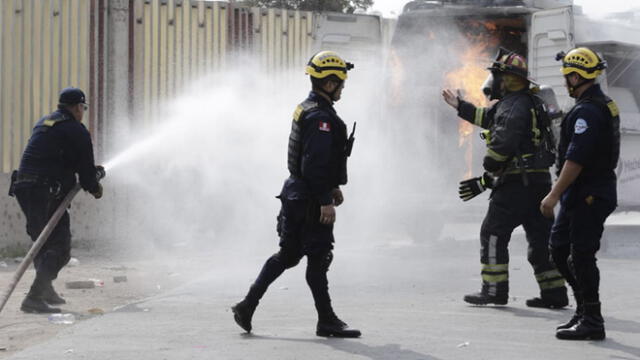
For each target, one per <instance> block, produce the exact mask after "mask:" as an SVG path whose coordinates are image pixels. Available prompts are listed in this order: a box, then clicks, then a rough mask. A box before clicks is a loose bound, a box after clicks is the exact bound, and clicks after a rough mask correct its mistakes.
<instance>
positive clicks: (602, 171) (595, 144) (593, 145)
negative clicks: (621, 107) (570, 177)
mask: <svg viewBox="0 0 640 360" xmlns="http://www.w3.org/2000/svg"><path fill="white" fill-rule="evenodd" d="M558 155H559V156H558V163H557V169H558V171H561V169H562V166H563V165H564V162H565V161H566V160H571V161H573V162H575V163H577V164H579V165H582V166H583V169H582V171H581V172H580V175H579V176H578V178H577V179H576V181H575V182H574V183H573V184H572V185H571V186H570V187H569V188H568V189H567V190H566V191H565V193H564V194H563V196H562V203H563V204H564V205H565V206H571V205H572V203H573V202H574V201H575V199H578V198H586V197H587V196H595V197H600V198H603V199H606V200H610V201H612V202H614V203H615V202H617V192H616V174H615V168H616V166H617V164H618V158H619V156H620V118H619V111H618V107H617V105H616V104H615V102H614V101H612V100H611V99H610V98H608V97H607V96H606V95H605V94H604V93H603V92H602V89H601V88H600V85H597V84H596V85H593V86H591V87H590V88H588V89H587V90H586V91H585V92H584V93H583V94H582V95H581V96H580V98H579V99H577V101H576V105H575V106H574V107H573V108H572V109H571V111H570V112H569V113H568V114H567V115H566V116H565V117H564V119H563V120H562V125H561V132H560V144H559V146H558Z"/></svg>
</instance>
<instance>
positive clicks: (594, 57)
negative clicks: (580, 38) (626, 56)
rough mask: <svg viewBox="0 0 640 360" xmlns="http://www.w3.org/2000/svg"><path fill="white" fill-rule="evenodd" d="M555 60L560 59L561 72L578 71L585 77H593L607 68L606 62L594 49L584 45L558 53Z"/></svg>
mask: <svg viewBox="0 0 640 360" xmlns="http://www.w3.org/2000/svg"><path fill="white" fill-rule="evenodd" d="M556 60H562V74H563V75H565V76H566V75H569V74H571V73H574V72H575V73H578V74H579V75H580V76H582V77H583V78H585V79H589V80H591V79H595V78H596V77H598V76H600V75H601V74H602V71H603V70H604V69H606V68H607V62H606V61H604V60H602V59H601V58H600V56H598V54H596V52H595V51H593V50H591V49H588V48H586V47H579V48H575V49H573V50H571V51H569V53H567V54H565V53H564V52H561V53H559V54H558V55H557V56H556Z"/></svg>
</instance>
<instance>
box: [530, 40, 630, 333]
mask: <svg viewBox="0 0 640 360" xmlns="http://www.w3.org/2000/svg"><path fill="white" fill-rule="evenodd" d="M558 60H562V73H563V74H564V76H565V80H566V83H567V88H568V90H569V95H571V97H573V98H575V99H576V104H575V106H574V107H573V108H572V109H571V111H570V112H569V113H567V115H566V116H565V118H564V119H563V121H562V125H561V137H560V145H559V147H558V151H559V152H558V153H559V158H558V164H557V168H558V170H559V172H560V173H559V177H558V181H557V182H556V183H555V185H554V186H553V189H552V190H551V192H550V193H549V195H547V196H546V197H545V198H544V200H542V203H541V204H540V210H541V212H542V213H543V214H544V215H545V216H547V217H549V218H552V217H553V209H554V207H555V206H556V204H557V203H558V201H559V202H560V211H559V213H558V216H557V217H556V219H555V222H554V224H553V228H552V231H551V239H550V248H551V255H552V256H553V260H554V262H555V263H556V265H557V266H558V269H559V270H560V272H561V273H562V275H563V276H564V277H565V279H567V282H568V283H569V285H570V286H571V288H572V289H573V294H574V296H575V299H576V304H577V306H576V312H575V314H574V315H573V317H572V318H571V319H570V320H569V321H568V322H567V323H565V324H562V325H560V326H558V327H557V332H556V337H557V338H558V339H566V340H587V339H592V340H602V339H604V338H605V331H604V319H603V318H602V314H601V311H600V297H599V293H598V288H599V285H600V272H599V270H598V266H597V265H596V252H597V251H598V249H600V237H601V236H602V232H603V230H604V222H605V221H606V219H607V217H608V216H609V215H610V214H611V213H612V212H613V210H615V208H616V206H617V191H616V182H617V181H616V174H615V171H614V170H615V168H616V166H617V164H618V158H619V155H620V117H619V111H618V107H617V105H616V103H615V102H614V101H613V100H611V99H610V98H609V97H607V96H606V95H605V94H604V93H603V92H602V89H600V85H598V84H596V83H595V79H596V78H597V77H598V76H599V75H600V74H602V71H603V70H604V69H606V62H605V61H603V60H602V59H601V58H600V57H599V56H598V54H596V53H595V52H594V51H592V50H590V49H588V48H577V49H573V50H571V51H570V52H569V53H568V54H566V55H565V54H564V53H560V54H558Z"/></svg>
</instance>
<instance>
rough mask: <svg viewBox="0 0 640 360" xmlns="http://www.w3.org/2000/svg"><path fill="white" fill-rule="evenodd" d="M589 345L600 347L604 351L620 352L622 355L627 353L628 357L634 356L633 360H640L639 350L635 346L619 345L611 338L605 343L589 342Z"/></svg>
mask: <svg viewBox="0 0 640 360" xmlns="http://www.w3.org/2000/svg"><path fill="white" fill-rule="evenodd" d="M590 344H592V345H594V346H597V347H602V348H605V349H610V350H617V351H622V352H624V353H627V354H629V355H632V356H634V359H640V348H639V347H635V346H630V345H625V344H621V343H619V342H617V341H615V340H613V339H611V338H607V339H606V340H605V341H593V342H590ZM616 358H618V359H627V358H623V357H616Z"/></svg>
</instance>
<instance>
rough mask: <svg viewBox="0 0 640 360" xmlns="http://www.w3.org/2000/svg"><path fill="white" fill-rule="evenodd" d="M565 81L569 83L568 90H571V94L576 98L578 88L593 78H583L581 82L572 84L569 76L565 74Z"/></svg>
mask: <svg viewBox="0 0 640 360" xmlns="http://www.w3.org/2000/svg"><path fill="white" fill-rule="evenodd" d="M564 80H565V82H566V83H567V90H568V91H569V96H571V97H573V98H575V95H576V90H577V89H578V88H580V87H581V86H582V85H584V84H586V83H588V82H589V81H591V80H587V79H582V80H580V82H579V83H577V84H575V85H571V83H570V82H569V77H568V76H565V78H564Z"/></svg>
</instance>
